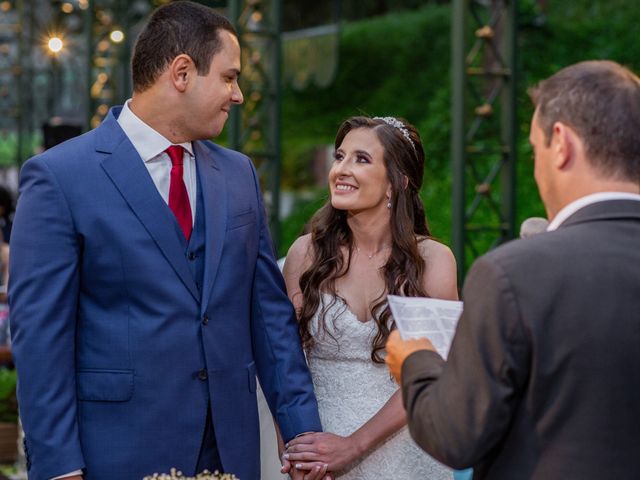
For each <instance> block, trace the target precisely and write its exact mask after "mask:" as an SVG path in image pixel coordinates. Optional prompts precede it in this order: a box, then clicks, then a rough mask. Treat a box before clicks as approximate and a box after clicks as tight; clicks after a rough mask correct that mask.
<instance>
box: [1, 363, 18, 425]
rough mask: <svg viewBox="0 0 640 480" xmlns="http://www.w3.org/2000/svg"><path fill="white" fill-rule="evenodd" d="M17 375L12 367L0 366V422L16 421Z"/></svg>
mask: <svg viewBox="0 0 640 480" xmlns="http://www.w3.org/2000/svg"><path fill="white" fill-rule="evenodd" d="M16 382H17V375H16V371H15V370H14V369H8V368H0V422H6V423H17V421H18V401H17V399H16Z"/></svg>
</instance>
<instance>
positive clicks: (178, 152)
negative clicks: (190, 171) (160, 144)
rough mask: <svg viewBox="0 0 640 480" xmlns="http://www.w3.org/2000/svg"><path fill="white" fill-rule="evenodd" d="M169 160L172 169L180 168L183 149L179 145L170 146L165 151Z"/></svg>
mask: <svg viewBox="0 0 640 480" xmlns="http://www.w3.org/2000/svg"><path fill="white" fill-rule="evenodd" d="M165 151H166V152H167V154H168V155H169V158H170V159H171V165H172V166H174V167H181V166H182V152H183V148H182V147H181V146H180V145H171V146H170V147H169V148H167V149H166V150H165Z"/></svg>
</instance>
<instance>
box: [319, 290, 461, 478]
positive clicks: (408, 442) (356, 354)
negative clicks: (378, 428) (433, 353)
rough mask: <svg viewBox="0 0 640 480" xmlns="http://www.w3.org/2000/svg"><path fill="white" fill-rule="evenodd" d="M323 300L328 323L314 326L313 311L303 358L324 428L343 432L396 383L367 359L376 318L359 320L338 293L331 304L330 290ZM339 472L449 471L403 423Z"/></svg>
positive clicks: (435, 474) (372, 410)
mask: <svg viewBox="0 0 640 480" xmlns="http://www.w3.org/2000/svg"><path fill="white" fill-rule="evenodd" d="M322 300H323V302H324V303H325V305H327V306H329V308H328V311H327V313H326V316H325V323H326V326H327V329H326V331H324V330H321V329H319V328H318V325H319V323H318V321H319V320H318V318H319V313H316V315H315V317H314V318H313V319H312V323H311V329H310V331H311V333H312V335H313V337H314V344H313V346H312V347H311V348H310V349H309V351H308V352H307V361H308V363H309V369H310V371H311V376H312V378H313V386H314V389H315V393H316V397H317V399H318V407H319V410H320V419H321V421H322V426H323V428H324V430H325V431H326V432H332V433H336V434H338V435H342V436H346V435H349V434H351V433H352V432H354V431H355V430H357V429H358V428H359V427H360V426H361V425H363V424H364V423H365V422H366V421H367V420H369V419H370V418H371V417H372V416H374V415H375V414H376V413H377V412H378V410H380V408H381V407H382V406H383V405H384V404H385V403H386V402H387V400H389V397H391V395H392V394H393V393H394V392H395V391H396V390H397V389H398V386H397V384H396V383H395V382H394V381H393V379H392V378H391V377H390V375H389V372H388V370H387V367H386V365H384V364H377V363H373V361H372V360H371V340H372V339H373V337H374V336H375V332H376V324H375V322H373V321H372V320H370V321H368V322H361V321H359V320H358V318H357V317H356V316H355V314H354V313H353V312H352V311H351V310H349V308H348V306H347V305H346V303H345V302H344V301H343V300H342V299H340V298H337V299H336V302H335V303H334V304H333V305H330V304H331V300H332V297H331V296H329V295H324V296H323V299H322ZM319 311H320V309H319ZM332 337H333V338H332ZM338 478H339V479H340V480H373V479H380V480H387V479H389V480H391V479H393V480H417V479H420V480H440V479H448V480H449V479H451V478H452V471H451V470H450V469H448V468H447V467H445V466H444V465H442V464H440V463H438V462H436V461H435V460H433V459H432V458H431V457H429V456H428V455H427V454H426V453H424V452H423V451H422V450H421V449H420V448H419V447H418V446H417V445H416V444H415V443H414V442H413V440H412V439H411V437H410V435H409V431H408V429H407V427H406V426H405V427H403V428H402V429H401V430H400V431H399V432H397V433H396V434H394V435H393V436H392V437H390V438H388V439H387V440H386V441H385V442H384V443H382V444H381V445H380V446H378V448H376V449H375V450H373V451H371V452H369V453H368V454H367V455H366V456H365V457H364V458H362V459H360V460H358V461H357V462H355V463H354V464H353V465H350V466H349V467H348V468H347V469H346V470H345V471H344V472H342V474H341V475H339V477H338Z"/></svg>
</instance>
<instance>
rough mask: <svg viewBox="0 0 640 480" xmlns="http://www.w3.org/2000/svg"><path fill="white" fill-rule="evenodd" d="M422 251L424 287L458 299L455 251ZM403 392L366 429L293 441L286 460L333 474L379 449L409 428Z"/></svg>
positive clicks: (427, 243)
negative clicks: (320, 465)
mask: <svg viewBox="0 0 640 480" xmlns="http://www.w3.org/2000/svg"><path fill="white" fill-rule="evenodd" d="M419 245H420V252H421V254H422V256H423V258H424V259H425V262H426V264H427V268H426V272H425V277H424V279H423V285H424V288H425V290H426V292H427V293H428V294H429V295H430V296H431V297H434V298H442V299H446V300H457V299H458V287H457V279H456V262H455V258H454V256H453V254H452V253H451V250H449V248H448V247H446V246H445V245H443V244H441V243H438V242H435V241H433V240H424V241H422V242H420V244H419ZM406 423H407V419H406V414H405V410H404V407H403V406H402V393H401V391H400V390H398V391H396V393H394V394H393V395H392V396H391V398H389V400H388V401H387V403H385V404H384V406H383V407H382V408H381V409H380V410H378V412H377V413H376V414H375V415H374V416H373V417H371V418H370V419H369V420H368V421H367V422H366V423H365V424H364V425H362V427H360V428H359V429H358V430H356V431H355V432H353V433H352V434H351V435H349V436H347V437H342V436H339V435H336V434H333V433H326V432H323V433H315V434H311V435H305V436H303V437H300V438H296V439H294V440H292V441H290V442H289V443H288V445H287V452H286V453H285V458H287V459H288V460H290V461H291V462H292V463H294V464H295V465H300V468H305V467H306V466H307V462H323V463H327V464H329V471H336V470H341V469H343V468H344V467H346V466H347V465H349V464H350V463H352V462H353V461H355V460H357V459H358V458H360V457H361V456H363V455H364V454H365V453H366V452H367V451H369V450H371V449H373V448H375V447H376V446H377V445H379V444H380V443H381V442H383V441H384V440H386V439H387V438H389V437H390V436H391V435H393V434H394V433H396V432H397V431H398V430H399V429H400V428H402V427H403V426H404V425H406Z"/></svg>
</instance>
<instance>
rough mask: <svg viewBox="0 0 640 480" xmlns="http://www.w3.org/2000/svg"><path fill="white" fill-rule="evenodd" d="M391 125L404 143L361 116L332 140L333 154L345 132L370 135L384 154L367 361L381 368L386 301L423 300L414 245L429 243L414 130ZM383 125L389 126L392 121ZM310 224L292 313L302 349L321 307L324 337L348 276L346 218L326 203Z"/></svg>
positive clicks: (388, 321)
mask: <svg viewBox="0 0 640 480" xmlns="http://www.w3.org/2000/svg"><path fill="white" fill-rule="evenodd" d="M387 120H389V119H387ZM396 120H397V121H399V122H402V124H403V128H404V131H405V132H407V134H408V135H409V138H410V140H409V139H408V138H406V137H405V136H404V133H403V130H402V129H401V128H398V126H392V125H391V124H390V123H387V122H385V121H384V120H383V119H378V118H369V117H362V116H358V117H352V118H349V119H348V120H346V121H344V122H343V123H342V125H341V126H340V128H339V129H338V133H337V135H336V140H335V148H336V150H337V149H338V148H339V147H340V145H341V144H342V141H343V140H344V137H345V136H346V135H347V134H348V133H349V132H350V131H351V130H355V129H357V128H367V129H371V130H373V131H374V132H375V134H376V135H377V137H378V140H379V141H380V143H381V144H382V146H383V148H384V165H385V168H386V170H387V177H388V179H389V182H390V183H391V189H392V194H391V217H390V218H391V220H390V227H391V239H392V245H391V253H390V255H389V259H388V260H387V262H386V264H385V265H384V266H383V267H382V269H381V270H382V275H383V277H384V283H385V291H384V292H383V293H382V294H381V295H380V297H378V298H377V299H375V300H374V301H373V305H372V306H371V314H372V317H373V321H375V322H376V325H377V332H376V335H375V336H374V338H373V340H372V342H371V359H372V360H373V361H374V362H376V363H383V359H382V356H381V351H382V350H383V349H384V345H385V343H386V341H387V338H388V337H389V333H390V332H391V330H392V329H393V328H394V325H393V321H392V318H391V312H390V310H389V306H388V305H387V302H386V295H387V294H395V295H405V296H427V292H425V291H424V288H423V286H422V278H423V275H424V271H425V268H426V265H425V262H424V260H423V258H422V255H420V251H419V249H418V241H422V240H423V239H425V238H429V237H430V233H429V229H428V227H427V221H426V218H425V212H424V206H423V205H422V200H421V199H420V196H419V191H420V187H421V185H422V177H423V175H424V150H423V148H422V142H421V140H420V136H419V135H418V132H417V131H416V129H415V127H413V125H411V124H409V123H408V122H407V121H405V120H404V119H401V118H398V119H396ZM389 121H390V122H391V123H393V120H389ZM310 223H311V244H312V248H313V252H312V259H313V260H312V263H311V265H310V266H309V268H308V269H307V270H306V271H305V272H304V273H303V274H302V275H301V276H300V290H301V291H302V307H301V308H300V310H299V311H298V320H299V330H300V336H301V338H302V342H303V345H304V346H305V348H309V347H310V346H311V345H312V344H313V337H312V335H311V333H310V330H309V328H310V322H311V319H312V318H313V316H314V315H315V313H316V311H317V310H318V308H319V307H320V306H321V305H322V311H321V312H320V328H321V329H324V331H326V319H325V314H326V311H327V309H328V308H329V307H330V306H331V305H332V304H333V303H335V301H336V298H337V297H338V294H337V292H336V288H335V282H336V280H337V279H338V278H340V277H342V276H344V275H345V274H346V273H347V272H348V271H349V265H350V264H351V257H352V253H353V251H354V245H353V235H352V233H351V229H350V228H349V225H348V224H347V212H345V211H344V210H337V209H335V208H333V206H332V205H331V200H330V199H329V201H327V203H325V205H324V206H323V207H322V208H320V210H318V212H317V213H316V214H315V215H314V216H313V218H312V219H311V222H310ZM342 247H345V248H346V250H347V257H346V259H345V258H344V257H343V255H342V253H341V252H342V250H341V248H342ZM325 292H326V293H329V294H331V296H332V297H333V302H332V303H330V304H329V305H325V304H324V302H322V303H321V296H322V294H323V293H325Z"/></svg>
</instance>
